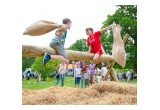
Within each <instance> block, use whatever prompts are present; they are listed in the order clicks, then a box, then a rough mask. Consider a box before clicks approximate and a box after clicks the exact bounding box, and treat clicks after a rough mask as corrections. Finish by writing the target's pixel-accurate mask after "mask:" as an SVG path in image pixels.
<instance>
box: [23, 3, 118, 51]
mask: <svg viewBox="0 0 160 110" xmlns="http://www.w3.org/2000/svg"><path fill="white" fill-rule="evenodd" d="M24 4H25V5H24V6H23V7H22V9H23V10H22V15H23V16H22V17H23V22H22V26H23V27H22V33H23V32H24V30H25V29H26V28H27V27H28V26H29V25H31V24H32V23H34V22H35V21H38V20H47V21H53V22H57V23H61V22H62V19H63V18H70V19H71V21H72V27H71V29H70V30H68V32H67V39H66V42H65V45H64V47H65V48H68V47H70V45H72V44H73V43H75V42H76V40H79V39H81V38H85V39H86V38H87V35H86V33H85V29H86V28H87V27H92V28H93V29H94V31H98V30H99V29H100V28H101V27H102V25H103V24H102V22H103V21H105V20H106V19H107V15H109V14H114V12H115V10H116V9H117V7H116V6H115V5H97V4H96V2H93V3H92V5H90V6H87V4H82V3H77V4H74V5H72V4H70V5H63V6H59V5H58V4H60V2H56V4H57V5H53V4H51V5H49V4H47V5H45V4H43V3H41V4H37V5H35V4H34V5H32V4H27V2H26V3H24ZM64 4H65V3H64ZM54 33H55V31H51V32H49V33H47V34H45V35H41V36H34V37H33V36H28V35H22V45H23V44H29V45H36V46H49V43H50V41H51V39H52V38H53V37H54V35H55V34H54Z"/></svg>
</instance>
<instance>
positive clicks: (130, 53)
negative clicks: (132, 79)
mask: <svg viewBox="0 0 160 110" xmlns="http://www.w3.org/2000/svg"><path fill="white" fill-rule="evenodd" d="M117 8H118V9H117V10H116V12H115V13H114V14H113V15H108V16H107V19H106V20H105V21H104V22H103V26H102V28H104V27H107V26H109V25H110V24H112V23H113V22H115V23H116V24H119V25H120V26H121V27H122V31H121V36H122V38H123V37H124V36H125V34H126V33H128V34H129V38H128V40H127V42H126V45H125V50H126V53H127V62H126V67H125V68H128V69H136V66H137V6H136V5H118V6H117ZM100 39H101V42H102V46H103V47H104V49H105V50H106V52H107V53H109V54H110V55H111V51H112V45H113V33H112V31H109V32H105V33H103V34H102V36H101V37H100ZM114 67H116V68H121V67H120V66H119V65H118V64H116V65H115V66H114Z"/></svg>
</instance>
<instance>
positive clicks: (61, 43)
mask: <svg viewBox="0 0 160 110" xmlns="http://www.w3.org/2000/svg"><path fill="white" fill-rule="evenodd" d="M66 37H67V31H65V32H64V33H63V35H62V37H61V36H57V37H54V38H53V39H52V42H54V43H55V44H56V45H58V46H64V44H65V40H66Z"/></svg>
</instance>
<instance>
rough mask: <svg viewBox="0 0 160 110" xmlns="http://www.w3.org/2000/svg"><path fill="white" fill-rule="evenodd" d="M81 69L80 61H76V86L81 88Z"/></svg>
mask: <svg viewBox="0 0 160 110" xmlns="http://www.w3.org/2000/svg"><path fill="white" fill-rule="evenodd" d="M81 71H82V69H81V68H80V62H76V68H75V69H74V73H75V74H74V79H75V87H78V88H79V84H80V80H81Z"/></svg>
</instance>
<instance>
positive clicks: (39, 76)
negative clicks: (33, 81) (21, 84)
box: [37, 74, 41, 84]
mask: <svg viewBox="0 0 160 110" xmlns="http://www.w3.org/2000/svg"><path fill="white" fill-rule="evenodd" d="M37 82H38V84H39V83H41V74H38V75H37Z"/></svg>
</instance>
